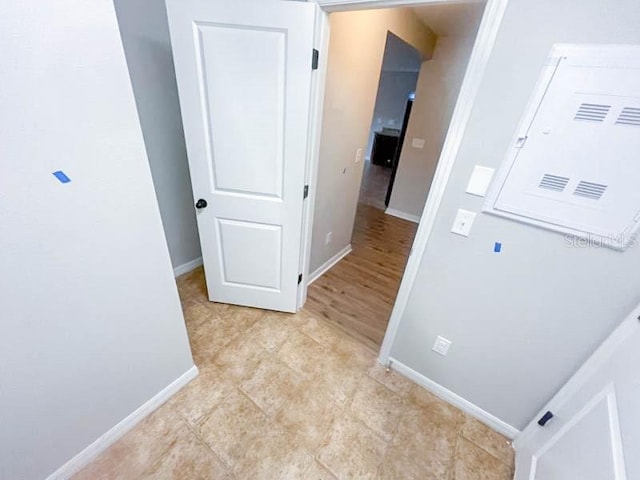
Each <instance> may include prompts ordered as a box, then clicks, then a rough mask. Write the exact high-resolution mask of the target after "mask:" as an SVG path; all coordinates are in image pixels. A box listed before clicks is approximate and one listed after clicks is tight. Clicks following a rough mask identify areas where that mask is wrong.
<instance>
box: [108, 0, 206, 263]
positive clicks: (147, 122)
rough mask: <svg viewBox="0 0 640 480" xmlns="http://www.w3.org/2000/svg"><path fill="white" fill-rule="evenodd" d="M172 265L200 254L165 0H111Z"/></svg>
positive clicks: (187, 260)
mask: <svg viewBox="0 0 640 480" xmlns="http://www.w3.org/2000/svg"><path fill="white" fill-rule="evenodd" d="M114 3H115V6H116V13H117V15H118V22H119V24H120V33H121V36H122V42H123V43H124V49H125V54H126V57H127V64H128V66H129V74H130V76H131V82H132V83H133V92H134V94H135V97H136V104H137V107H138V115H139V116H140V124H141V125H142V134H143V136H144V143H145V145H146V147H147V154H148V156H149V165H150V166H151V175H152V176H153V184H154V187H155V191H156V196H157V198H158V204H159V206H160V216H161V217H162V224H163V226H164V232H165V236H166V238H167V243H168V244H169V253H170V255H171V263H172V264H173V267H174V268H175V267H178V266H180V265H183V264H185V263H187V262H190V261H192V260H195V259H197V258H199V257H200V255H201V254H200V240H199V238H198V228H197V225H196V217H195V212H194V208H193V193H192V191H191V180H190V179H189V165H188V162H187V151H186V147H185V143H184V134H183V132H182V117H181V116H180V104H179V102H178V89H177V86H176V76H175V72H174V69H173V56H172V53H171V42H170V39H169V27H168V25H167V13H166V10H165V4H164V1H163V0H115V2H114Z"/></svg>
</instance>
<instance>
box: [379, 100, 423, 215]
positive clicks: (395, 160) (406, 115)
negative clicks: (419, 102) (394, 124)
mask: <svg viewBox="0 0 640 480" xmlns="http://www.w3.org/2000/svg"><path fill="white" fill-rule="evenodd" d="M413 99H414V96H413V95H410V96H409V99H408V100H407V107H406V108H405V110H404V119H403V120H402V129H401V130H400V135H399V136H398V137H397V138H396V148H395V151H394V153H393V158H392V160H391V168H392V169H393V170H391V178H390V179H389V186H388V187H387V196H386V197H385V199H384V204H385V206H387V207H388V206H389V200H391V192H392V191H393V182H394V181H395V180H396V172H397V171H398V163H400V153H402V145H403V144H404V137H405V135H406V134H407V126H408V125H409V117H410V116H411V108H412V107H413ZM377 135H378V134H377V133H376V136H377ZM373 145H374V147H373V151H374V153H375V148H376V147H375V142H374V144H373ZM373 159H374V156H373V155H372V156H371V161H372V162H373V163H375V162H374V161H373Z"/></svg>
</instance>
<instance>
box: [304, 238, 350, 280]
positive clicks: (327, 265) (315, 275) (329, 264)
mask: <svg viewBox="0 0 640 480" xmlns="http://www.w3.org/2000/svg"><path fill="white" fill-rule="evenodd" d="M350 253H351V244H349V245H347V246H346V247H344V248H343V249H342V250H340V251H339V252H338V253H336V254H335V255H334V256H333V257H331V258H330V259H329V260H327V261H326V262H324V263H323V264H322V265H321V266H320V267H319V268H317V269H316V270H315V271H314V272H313V273H311V274H310V275H309V282H308V283H307V285H311V284H312V283H313V282H315V281H316V280H317V279H318V278H320V277H321V276H322V275H324V274H325V273H326V272H327V270H329V269H330V268H331V267H333V266H334V265H335V264H336V263H338V262H339V261H340V260H342V259H343V258H344V257H346V256H347V255H349V254H350Z"/></svg>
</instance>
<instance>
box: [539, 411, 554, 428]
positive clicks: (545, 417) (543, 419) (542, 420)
mask: <svg viewBox="0 0 640 480" xmlns="http://www.w3.org/2000/svg"><path fill="white" fill-rule="evenodd" d="M552 418H553V413H551V412H549V411H547V413H545V414H544V415H542V417H540V420H538V425H540V426H541V427H544V426H545V425H546V424H547V422H548V421H549V420H551V419H552Z"/></svg>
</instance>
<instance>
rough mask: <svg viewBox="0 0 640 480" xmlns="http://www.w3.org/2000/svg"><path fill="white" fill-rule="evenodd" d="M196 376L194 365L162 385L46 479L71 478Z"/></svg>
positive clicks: (59, 479) (60, 479)
mask: <svg viewBox="0 0 640 480" xmlns="http://www.w3.org/2000/svg"><path fill="white" fill-rule="evenodd" d="M197 376H198V368H197V367H196V366H195V365H194V366H193V367H191V368H190V369H189V370H187V371H186V372H185V373H183V374H182V375H180V376H179V377H178V378H177V379H175V380H174V381H173V382H171V383H170V384H169V385H167V386H166V387H164V388H163V389H162V390H160V392H158V393H157V394H156V395H155V396H153V397H152V398H151V399H149V400H148V401H147V402H145V403H143V404H142V405H141V406H140V407H138V408H137V409H136V410H135V411H133V413H131V414H129V416H127V417H126V418H125V419H124V420H122V421H121V422H120V423H117V424H116V425H115V426H113V427H112V428H111V429H110V430H108V431H107V432H106V433H104V434H103V435H102V436H100V437H99V438H98V439H97V440H96V441H95V442H93V443H92V444H91V445H89V446H88V447H87V448H85V449H84V450H82V451H81V452H80V453H78V454H77V455H76V456H75V457H73V458H72V459H71V460H69V461H68V462H67V463H65V464H64V465H62V466H61V467H60V468H59V469H58V470H56V471H55V472H53V473H52V474H51V475H49V476H48V477H47V480H63V479H68V478H71V477H72V476H73V475H75V474H76V473H78V472H79V471H80V470H82V469H83V468H84V467H86V466H87V465H89V464H90V463H91V462H92V461H93V460H95V459H96V458H97V457H98V455H100V454H101V453H102V452H104V451H105V450H106V449H107V448H109V447H110V446H111V445H113V444H114V443H115V442H117V441H118V440H120V439H121V438H122V437H123V436H124V435H125V434H126V433H127V432H129V431H130V430H131V429H132V428H133V427H135V426H136V425H137V424H138V423H139V422H141V421H142V420H144V418H145V417H147V416H148V415H150V414H151V413H152V412H153V411H154V410H156V409H157V408H158V407H160V406H161V405H162V404H163V403H165V402H166V401H167V400H169V399H170V398H171V397H172V396H173V395H175V394H176V393H178V391H179V390H180V389H181V388H182V387H184V386H185V385H186V384H188V383H189V382H190V381H191V380H193V379H194V378H196V377H197Z"/></svg>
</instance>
